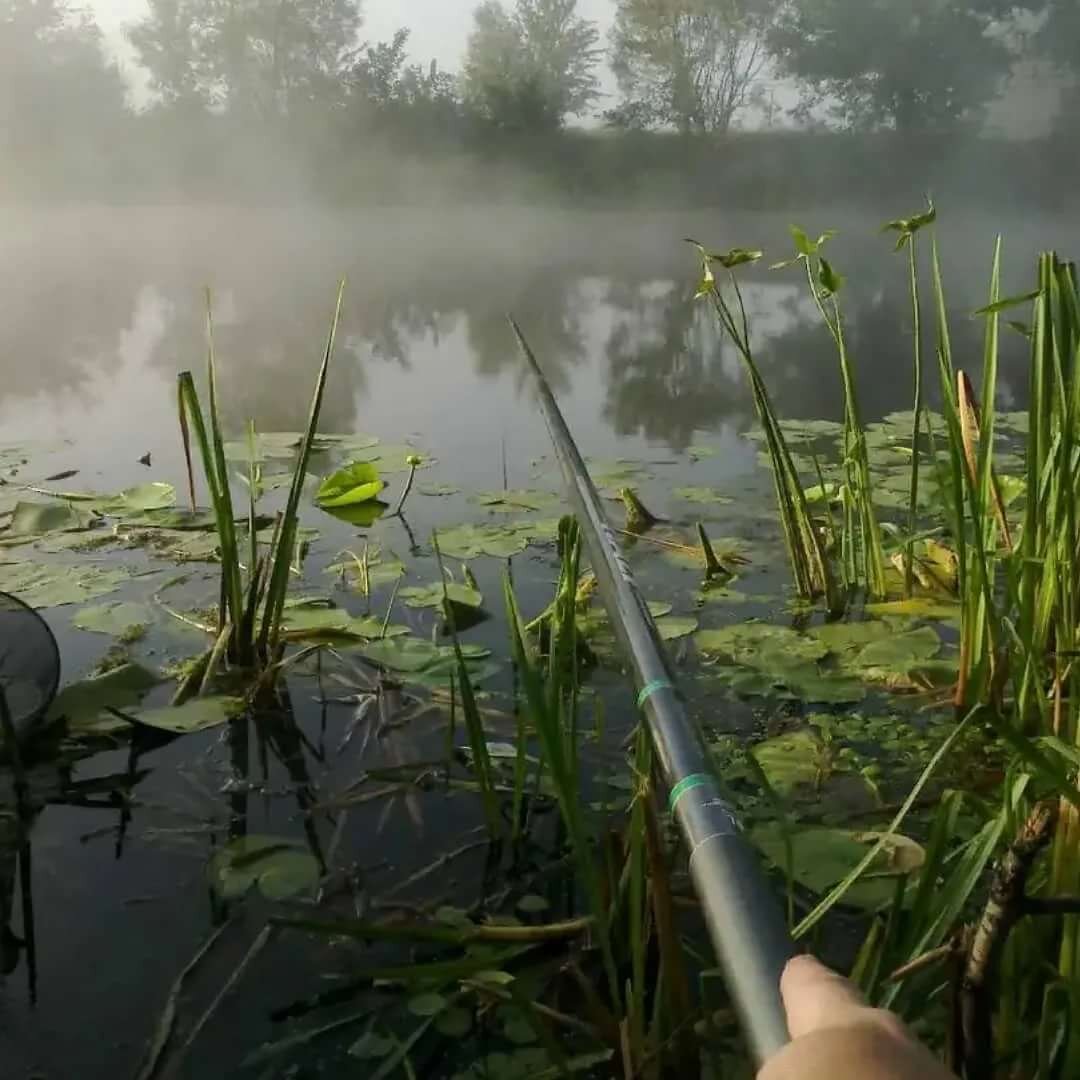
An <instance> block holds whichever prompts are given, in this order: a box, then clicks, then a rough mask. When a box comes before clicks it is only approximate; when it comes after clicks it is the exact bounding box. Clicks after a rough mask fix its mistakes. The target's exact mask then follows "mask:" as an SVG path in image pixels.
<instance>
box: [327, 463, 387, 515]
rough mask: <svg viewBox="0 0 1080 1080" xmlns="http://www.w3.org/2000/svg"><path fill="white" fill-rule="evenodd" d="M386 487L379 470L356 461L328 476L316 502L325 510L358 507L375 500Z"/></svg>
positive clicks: (368, 464)
mask: <svg viewBox="0 0 1080 1080" xmlns="http://www.w3.org/2000/svg"><path fill="white" fill-rule="evenodd" d="M385 487H386V482H385V481H384V480H381V479H380V478H379V470H378V469H377V468H376V467H375V466H374V465H372V464H370V463H369V462H366V461H354V462H352V463H351V464H349V465H346V466H345V467H344V468H342V469H339V470H338V471H337V472H336V473H334V474H333V475H331V476H328V477H327V478H326V479H325V480H323V482H322V484H320V485H319V490H318V492H317V493H316V495H315V502H316V504H317V505H318V506H320V507H322V508H323V509H334V508H337V507H343V506H358V505H359V504H361V503H368V502H371V501H372V500H373V499H375V498H376V497H377V496H378V495H379V493H380V492H381V491H382V490H383V488H385Z"/></svg>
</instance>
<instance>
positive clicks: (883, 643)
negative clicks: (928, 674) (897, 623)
mask: <svg viewBox="0 0 1080 1080" xmlns="http://www.w3.org/2000/svg"><path fill="white" fill-rule="evenodd" d="M940 650H941V639H940V638H939V637H938V635H937V631H936V630H934V629H933V628H932V627H929V626H922V627H920V628H919V629H918V630H909V631H908V632H907V633H906V634H891V635H889V636H887V637H883V638H881V640H879V641H872V642H871V643H870V644H869V645H867V646H866V647H865V648H863V649H862V650H861V651H860V652H859V654H858V655H857V656H856V657H855V659H854V661H853V664H854V666H856V667H858V668H860V669H867V668H875V669H882V670H885V671H895V672H900V673H902V674H906V673H907V671H908V669H909V668H911V667H912V666H913V665H915V664H917V663H919V662H920V661H922V660H932V659H933V658H934V657H935V656H937V654H938V652H939V651H940Z"/></svg>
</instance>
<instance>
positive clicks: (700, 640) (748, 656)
mask: <svg viewBox="0 0 1080 1080" xmlns="http://www.w3.org/2000/svg"><path fill="white" fill-rule="evenodd" d="M694 641H695V642H696V643H697V647H698V648H699V649H700V650H701V651H702V652H703V653H706V654H709V655H714V656H716V655H719V656H730V657H731V658H732V659H733V660H737V661H739V662H740V663H748V664H752V665H753V666H754V667H760V668H762V669H765V668H767V667H768V666H769V664H770V662H775V663H776V665H777V667H778V668H781V669H782V668H784V667H787V666H790V665H791V663H792V662H795V661H806V660H820V659H822V658H823V657H824V656H825V655H826V654H827V653H828V651H829V648H828V646H827V645H825V644H824V643H823V642H821V641H818V640H817V639H816V638H813V637H808V636H806V635H805V634H800V633H798V632H797V631H795V630H791V629H789V628H787V627H784V626H772V625H770V624H769V623H755V622H752V623H743V624H740V625H737V626H725V627H723V628H722V629H719V630H699V631H698V633H697V634H696V635H695V637H694Z"/></svg>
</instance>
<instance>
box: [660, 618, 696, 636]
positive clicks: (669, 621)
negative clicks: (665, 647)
mask: <svg viewBox="0 0 1080 1080" xmlns="http://www.w3.org/2000/svg"><path fill="white" fill-rule="evenodd" d="M697 628H698V621H697V619H695V618H694V617H693V616H692V615H666V616H663V617H661V618H659V619H657V620H656V629H657V630H659V631H660V638H661V640H662V641H677V640H678V639H679V638H685V637H689V636H690V635H691V634H692V633H694V631H696V630H697Z"/></svg>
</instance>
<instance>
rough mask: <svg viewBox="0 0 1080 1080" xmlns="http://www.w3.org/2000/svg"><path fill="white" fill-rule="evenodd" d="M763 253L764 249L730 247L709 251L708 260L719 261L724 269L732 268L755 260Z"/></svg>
mask: <svg viewBox="0 0 1080 1080" xmlns="http://www.w3.org/2000/svg"><path fill="white" fill-rule="evenodd" d="M764 255H765V252H764V251H756V250H753V249H751V248H732V249H731V250H730V251H723V252H710V254H709V261H710V262H714V263H719V264H720V265H721V266H722V267H723V268H724V269H725V270H734V269H735V267H737V266H743V265H745V264H746V263H753V262H757V261H758V260H759V259H761V258H762V257H763V256H764Z"/></svg>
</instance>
